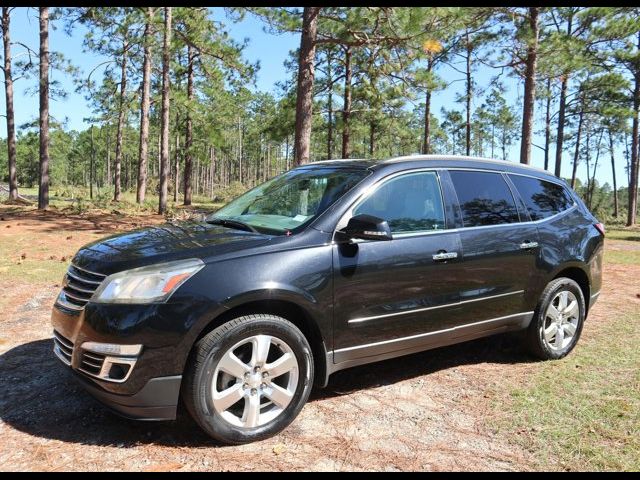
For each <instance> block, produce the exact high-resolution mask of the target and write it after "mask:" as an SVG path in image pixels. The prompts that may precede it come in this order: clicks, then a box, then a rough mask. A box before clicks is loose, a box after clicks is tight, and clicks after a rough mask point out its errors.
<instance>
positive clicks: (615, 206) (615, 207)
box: [609, 130, 619, 218]
mask: <svg viewBox="0 0 640 480" xmlns="http://www.w3.org/2000/svg"><path fill="white" fill-rule="evenodd" d="M613 146H614V145H613V135H612V134H611V130H609V152H610V153H611V173H612V174H613V216H614V217H615V218H618V208H619V206H618V182H617V180H616V157H615V153H614V148H613Z"/></svg>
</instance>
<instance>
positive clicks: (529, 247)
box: [520, 242, 538, 250]
mask: <svg viewBox="0 0 640 480" xmlns="http://www.w3.org/2000/svg"><path fill="white" fill-rule="evenodd" d="M534 248H538V242H524V243H521V244H520V250H532V249H534Z"/></svg>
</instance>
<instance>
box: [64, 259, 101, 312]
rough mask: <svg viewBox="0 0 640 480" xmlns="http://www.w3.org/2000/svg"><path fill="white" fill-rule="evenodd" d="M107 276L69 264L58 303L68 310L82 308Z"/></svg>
mask: <svg viewBox="0 0 640 480" xmlns="http://www.w3.org/2000/svg"><path fill="white" fill-rule="evenodd" d="M105 278H106V275H102V274H100V273H95V272H90V271H88V270H84V269H82V268H79V267H76V266H75V265H69V269H68V270H67V273H66V274H65V276H64V280H63V287H62V292H60V295H59V296H58V300H57V302H56V303H57V304H58V305H60V306H62V307H63V308H66V309H67V310H72V311H80V310H82V309H83V308H84V306H85V305H86V304H87V302H88V301H89V299H90V298H91V296H92V295H93V293H94V292H95V291H96V290H97V289H98V287H99V286H100V284H101V283H102V281H103V280H104V279H105Z"/></svg>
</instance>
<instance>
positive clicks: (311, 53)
mask: <svg viewBox="0 0 640 480" xmlns="http://www.w3.org/2000/svg"><path fill="white" fill-rule="evenodd" d="M321 8H322V7H304V11H303V13H302V34H301V35H300V55H299V57H298V85H297V98H296V126H295V139H294V145H293V150H294V158H295V163H296V165H302V164H305V163H309V160H310V156H311V153H310V151H311V125H312V120H313V82H314V79H315V58H316V37H317V34H318V13H319V12H320V9H321Z"/></svg>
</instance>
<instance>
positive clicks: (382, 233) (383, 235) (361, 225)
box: [340, 214, 393, 240]
mask: <svg viewBox="0 0 640 480" xmlns="http://www.w3.org/2000/svg"><path fill="white" fill-rule="evenodd" d="M340 233H341V234H342V236H343V237H346V239H348V240H351V239H353V238H359V239H362V240H393V235H391V229H390V228H389V224H388V223H387V221H386V220H383V219H382V218H378V217H374V216H373V215H365V214H361V215H356V216H355V217H351V219H350V220H349V223H347V226H346V227H344V229H343V230H342V231H341V232H340Z"/></svg>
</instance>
